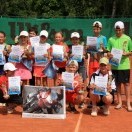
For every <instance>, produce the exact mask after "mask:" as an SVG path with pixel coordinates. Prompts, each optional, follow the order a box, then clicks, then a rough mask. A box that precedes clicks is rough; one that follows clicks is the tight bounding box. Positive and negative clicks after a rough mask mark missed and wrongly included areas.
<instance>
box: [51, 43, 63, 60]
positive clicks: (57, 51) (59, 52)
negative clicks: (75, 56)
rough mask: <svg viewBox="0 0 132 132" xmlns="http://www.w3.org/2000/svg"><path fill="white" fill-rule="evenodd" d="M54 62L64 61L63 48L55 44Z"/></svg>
mask: <svg viewBox="0 0 132 132" xmlns="http://www.w3.org/2000/svg"><path fill="white" fill-rule="evenodd" d="M52 48H53V54H52V55H53V60H55V61H63V59H64V51H63V46H61V45H56V44H53V46H52Z"/></svg>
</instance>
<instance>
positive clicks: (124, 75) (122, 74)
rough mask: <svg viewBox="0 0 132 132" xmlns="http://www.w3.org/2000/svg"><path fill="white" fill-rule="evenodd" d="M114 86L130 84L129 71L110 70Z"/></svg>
mask: <svg viewBox="0 0 132 132" xmlns="http://www.w3.org/2000/svg"><path fill="white" fill-rule="evenodd" d="M112 73H113V75H114V77H115V82H116V84H120V83H129V82H130V70H112Z"/></svg>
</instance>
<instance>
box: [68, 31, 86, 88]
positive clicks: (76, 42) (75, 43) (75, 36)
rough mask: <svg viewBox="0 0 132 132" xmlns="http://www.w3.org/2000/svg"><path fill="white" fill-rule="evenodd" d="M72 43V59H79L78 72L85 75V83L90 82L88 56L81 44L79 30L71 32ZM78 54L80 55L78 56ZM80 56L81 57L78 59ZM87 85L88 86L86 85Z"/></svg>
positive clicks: (70, 47)
mask: <svg viewBox="0 0 132 132" xmlns="http://www.w3.org/2000/svg"><path fill="white" fill-rule="evenodd" d="M70 40H71V43H72V45H70V46H69V49H70V53H71V54H70V59H71V60H72V59H74V60H75V59H76V60H77V61H78V64H79V69H78V72H79V74H81V75H82V77H83V81H84V84H88V83H87V80H88V79H87V78H88V75H87V64H88V56H87V54H86V52H85V50H84V46H83V45H81V44H80V34H79V33H78V32H73V33H72V34H71V39H70ZM76 56H80V58H81V59H80V58H79V57H76ZM77 58H79V59H77ZM85 87H86V86H85Z"/></svg>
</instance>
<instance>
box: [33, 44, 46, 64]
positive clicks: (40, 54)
mask: <svg viewBox="0 0 132 132" xmlns="http://www.w3.org/2000/svg"><path fill="white" fill-rule="evenodd" d="M34 49H35V63H36V64H45V63H46V62H47V58H46V57H44V54H48V53H47V49H46V46H35V47H34Z"/></svg>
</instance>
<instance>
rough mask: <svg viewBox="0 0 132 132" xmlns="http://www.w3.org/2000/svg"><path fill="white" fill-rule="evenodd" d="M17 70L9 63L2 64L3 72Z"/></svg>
mask: <svg viewBox="0 0 132 132" xmlns="http://www.w3.org/2000/svg"><path fill="white" fill-rule="evenodd" d="M16 69H17V68H16V67H15V66H14V65H13V64H12V63H10V62H7V63H5V64H4V71H7V70H9V71H15V70H16Z"/></svg>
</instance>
